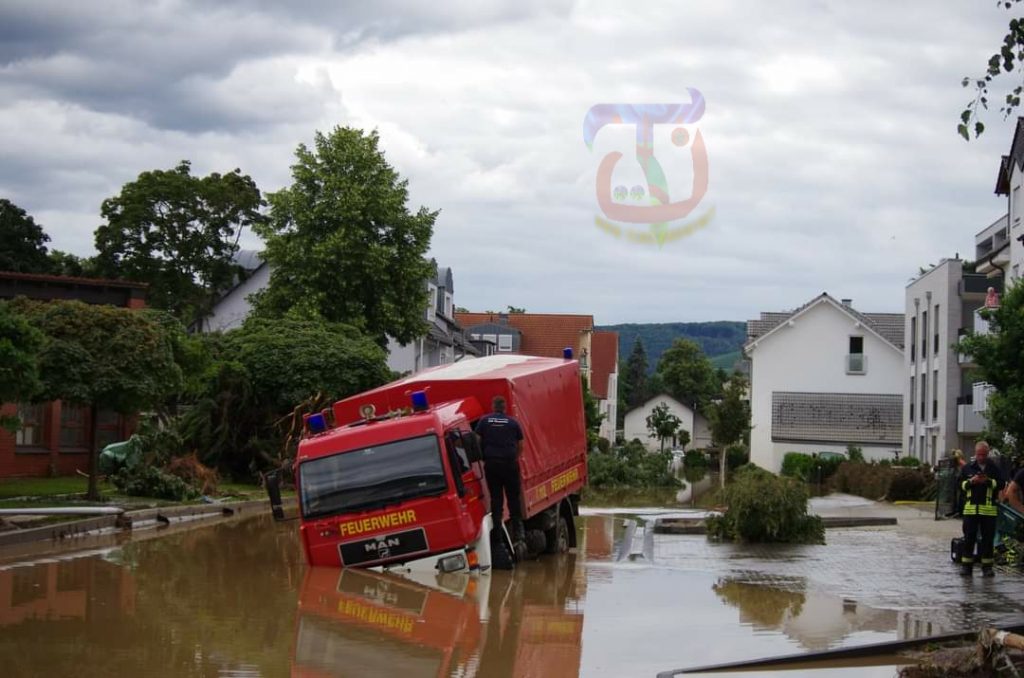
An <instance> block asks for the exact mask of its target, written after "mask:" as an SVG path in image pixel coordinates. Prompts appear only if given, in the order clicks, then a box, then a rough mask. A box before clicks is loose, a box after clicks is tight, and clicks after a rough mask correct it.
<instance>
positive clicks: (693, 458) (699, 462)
mask: <svg viewBox="0 0 1024 678" xmlns="http://www.w3.org/2000/svg"><path fill="white" fill-rule="evenodd" d="M707 465H708V457H707V455H706V454H704V450H687V451H686V453H685V454H684V455H683V466H686V467H687V468H697V467H698V466H701V467H703V466H707Z"/></svg>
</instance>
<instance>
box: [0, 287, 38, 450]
mask: <svg viewBox="0 0 1024 678" xmlns="http://www.w3.org/2000/svg"><path fill="white" fill-rule="evenodd" d="M42 344H43V335H42V334H41V333H40V332H39V331H38V330H37V329H35V328H34V327H32V325H30V324H29V323H28V321H27V320H25V318H24V317H22V316H21V315H20V314H18V313H15V312H14V311H13V310H12V309H11V308H10V307H9V304H8V303H7V302H3V301H0V403H5V402H6V403H18V402H24V401H29V400H33V399H35V396H36V394H37V393H38V392H39V390H40V388H41V387H42V384H41V382H40V381H39V355H38V354H39V350H40V349H41V348H42ZM19 423H20V422H19V420H18V418H17V417H16V416H15V417H0V427H3V428H6V429H8V430H10V431H14V430H16V429H17V427H18V424H19Z"/></svg>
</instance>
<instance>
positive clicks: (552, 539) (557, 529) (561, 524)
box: [544, 515, 569, 553]
mask: <svg viewBox="0 0 1024 678" xmlns="http://www.w3.org/2000/svg"><path fill="white" fill-rule="evenodd" d="M544 536H545V537H547V545H546V548H545V549H544V552H545V553H565V552H567V551H568V550H569V523H568V522H566V520H565V516H563V515H559V516H558V520H556V521H555V526H554V527H552V528H551V529H550V530H547V531H546V532H545V533H544Z"/></svg>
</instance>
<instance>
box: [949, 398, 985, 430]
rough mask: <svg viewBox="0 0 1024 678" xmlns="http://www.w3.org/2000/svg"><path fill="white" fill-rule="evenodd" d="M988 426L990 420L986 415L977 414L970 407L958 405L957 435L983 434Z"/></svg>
mask: <svg viewBox="0 0 1024 678" xmlns="http://www.w3.org/2000/svg"><path fill="white" fill-rule="evenodd" d="M987 425H988V420H987V419H985V415H983V414H981V413H979V412H975V411H974V409H973V408H972V407H971V406H970V405H957V407H956V431H957V433H981V432H982V431H984V430H985V427H986V426H987Z"/></svg>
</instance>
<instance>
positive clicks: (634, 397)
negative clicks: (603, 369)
mask: <svg viewBox="0 0 1024 678" xmlns="http://www.w3.org/2000/svg"><path fill="white" fill-rule="evenodd" d="M647 382H648V375H647V351H645V350H644V342H643V340H642V339H641V338H640V337H639V336H638V337H637V338H636V341H634V342H633V350H632V351H630V353H629V358H627V359H626V364H625V365H624V367H623V370H622V385H621V390H622V398H623V401H624V402H625V405H626V409H627V410H632V409H633V408H636V407H639V406H640V405H643V404H644V402H646V400H647V399H648V398H649V397H651V396H653V395H655V394H654V393H651V392H650V391H649V390H648V384H647Z"/></svg>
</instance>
